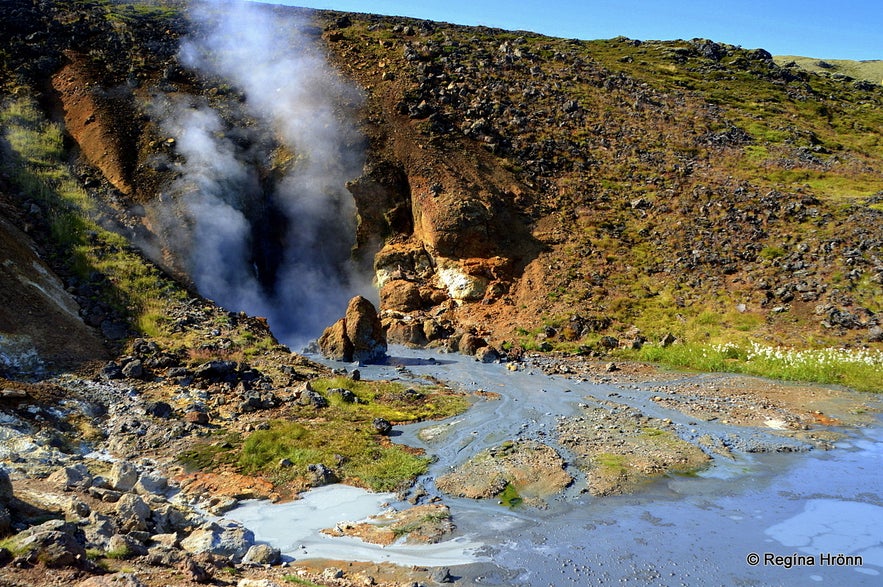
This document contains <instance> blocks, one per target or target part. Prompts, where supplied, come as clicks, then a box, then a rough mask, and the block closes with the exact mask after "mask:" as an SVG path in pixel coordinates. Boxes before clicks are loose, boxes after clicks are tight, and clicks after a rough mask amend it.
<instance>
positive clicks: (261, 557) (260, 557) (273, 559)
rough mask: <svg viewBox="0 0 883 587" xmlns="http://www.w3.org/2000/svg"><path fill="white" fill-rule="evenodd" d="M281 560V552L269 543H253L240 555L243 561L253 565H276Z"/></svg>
mask: <svg viewBox="0 0 883 587" xmlns="http://www.w3.org/2000/svg"><path fill="white" fill-rule="evenodd" d="M281 560H282V553H281V552H280V551H279V549H278V548H273V547H272V546H270V545H269V544H255V545H254V546H252V547H251V548H249V549H248V552H246V553H245V556H244V557H242V562H243V563H245V564H255V565H278V564H279V562H280V561H281Z"/></svg>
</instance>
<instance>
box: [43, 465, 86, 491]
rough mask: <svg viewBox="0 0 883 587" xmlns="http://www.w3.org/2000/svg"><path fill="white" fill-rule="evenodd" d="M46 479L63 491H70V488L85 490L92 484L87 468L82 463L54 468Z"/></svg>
mask: <svg viewBox="0 0 883 587" xmlns="http://www.w3.org/2000/svg"><path fill="white" fill-rule="evenodd" d="M46 480H47V481H48V482H49V483H52V484H53V485H55V486H57V487H59V488H61V489H63V490H65V491H70V490H71V489H83V490H85V489H88V488H89V487H90V486H91V485H92V475H90V474H89V469H87V468H86V466H85V465H83V464H77V465H74V466H73V467H62V468H60V469H56V470H55V472H53V473H52V474H51V475H49V477H48V478H47V479H46Z"/></svg>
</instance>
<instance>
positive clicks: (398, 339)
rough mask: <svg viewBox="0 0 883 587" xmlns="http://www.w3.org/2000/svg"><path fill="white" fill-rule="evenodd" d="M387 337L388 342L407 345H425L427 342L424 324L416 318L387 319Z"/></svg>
mask: <svg viewBox="0 0 883 587" xmlns="http://www.w3.org/2000/svg"><path fill="white" fill-rule="evenodd" d="M386 339H387V341H388V342H394V343H397V344H403V345H406V346H424V345H426V343H427V340H426V335H425V334H424V332H423V325H422V324H420V323H419V322H416V321H414V320H412V321H410V322H407V321H404V320H387V323H386Z"/></svg>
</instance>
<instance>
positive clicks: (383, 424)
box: [373, 418, 392, 436]
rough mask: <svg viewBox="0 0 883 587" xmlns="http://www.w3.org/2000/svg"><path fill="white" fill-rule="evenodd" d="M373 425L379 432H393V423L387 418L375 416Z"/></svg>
mask: <svg viewBox="0 0 883 587" xmlns="http://www.w3.org/2000/svg"><path fill="white" fill-rule="evenodd" d="M373 425H374V430H376V431H377V433H378V434H382V435H384V436H388V435H389V433H390V432H392V424H390V422H389V420H386V419H385V418H374V421H373Z"/></svg>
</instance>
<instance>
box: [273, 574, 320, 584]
mask: <svg viewBox="0 0 883 587" xmlns="http://www.w3.org/2000/svg"><path fill="white" fill-rule="evenodd" d="M282 580H283V581H285V582H286V583H294V584H295V585H306V586H307V587H322V586H321V585H319V584H317V583H313V582H312V581H308V580H307V579H302V578H300V577H298V576H297V575H283V577H282Z"/></svg>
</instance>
